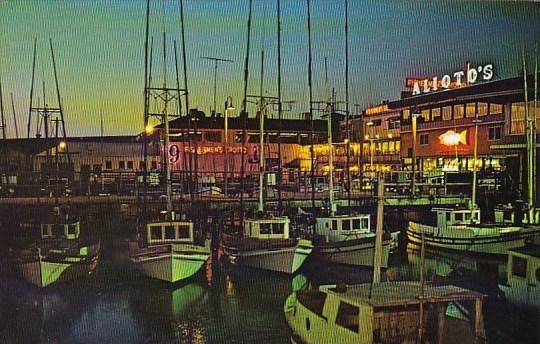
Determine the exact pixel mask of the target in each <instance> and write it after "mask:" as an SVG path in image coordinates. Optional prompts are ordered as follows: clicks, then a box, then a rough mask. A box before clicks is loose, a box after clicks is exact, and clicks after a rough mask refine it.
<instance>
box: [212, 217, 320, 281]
mask: <svg viewBox="0 0 540 344" xmlns="http://www.w3.org/2000/svg"><path fill="white" fill-rule="evenodd" d="M289 223H290V220H289V218H288V217H286V216H273V215H271V214H269V213H266V214H263V216H261V217H258V218H257V217H253V218H246V219H244V222H243V230H244V232H243V236H242V237H235V236H232V235H229V234H225V233H224V234H223V237H222V243H221V249H222V252H223V254H224V255H225V257H227V259H228V261H229V262H230V263H231V264H234V265H244V266H248V267H251V268H257V269H263V270H269V271H275V272H282V273H288V274H294V273H295V272H297V271H298V270H299V269H300V268H301V267H302V265H303V264H304V262H305V261H306V260H307V258H308V256H309V255H310V254H311V251H312V249H313V246H312V244H311V241H309V240H304V239H300V240H296V239H293V238H291V237H290V233H289Z"/></svg>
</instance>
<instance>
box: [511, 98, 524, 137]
mask: <svg viewBox="0 0 540 344" xmlns="http://www.w3.org/2000/svg"><path fill="white" fill-rule="evenodd" d="M511 111H512V112H511V116H510V134H524V133H525V103H513V104H512V110H511Z"/></svg>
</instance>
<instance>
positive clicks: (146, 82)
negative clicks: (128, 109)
mask: <svg viewBox="0 0 540 344" xmlns="http://www.w3.org/2000/svg"><path fill="white" fill-rule="evenodd" d="M145 17H146V23H145V36H144V37H145V38H144V110H143V112H144V114H143V116H144V128H143V218H144V217H146V193H147V188H148V177H147V174H148V132H149V128H148V117H149V115H148V106H149V102H150V95H149V90H148V88H149V87H150V82H149V80H148V79H149V78H148V72H149V71H148V70H149V66H148V31H149V25H150V18H149V17H150V0H146V16H145ZM150 51H151V50H150Z"/></svg>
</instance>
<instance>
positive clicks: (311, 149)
mask: <svg viewBox="0 0 540 344" xmlns="http://www.w3.org/2000/svg"><path fill="white" fill-rule="evenodd" d="M306 3H307V27H308V87H309V121H310V128H311V129H310V132H309V145H310V147H309V152H310V154H309V157H310V170H311V173H310V183H311V208H312V209H313V210H315V161H314V160H315V151H314V146H313V131H314V130H315V129H314V125H315V124H314V121H313V77H312V57H311V6H310V1H309V0H306ZM313 235H315V230H313Z"/></svg>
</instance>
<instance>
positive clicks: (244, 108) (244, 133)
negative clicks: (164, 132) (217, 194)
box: [240, 0, 253, 223]
mask: <svg viewBox="0 0 540 344" xmlns="http://www.w3.org/2000/svg"><path fill="white" fill-rule="evenodd" d="M252 9H253V0H249V13H248V22H247V46H246V58H245V63H244V99H243V100H242V113H241V117H242V158H241V164H240V223H243V221H244V161H245V156H246V152H245V150H246V136H247V128H246V126H247V87H248V76H249V43H250V36H251V15H252Z"/></svg>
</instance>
